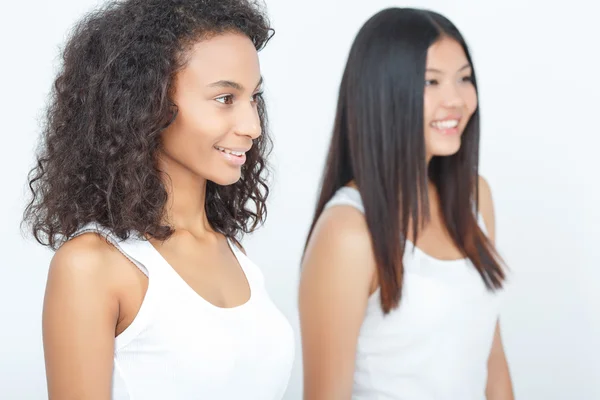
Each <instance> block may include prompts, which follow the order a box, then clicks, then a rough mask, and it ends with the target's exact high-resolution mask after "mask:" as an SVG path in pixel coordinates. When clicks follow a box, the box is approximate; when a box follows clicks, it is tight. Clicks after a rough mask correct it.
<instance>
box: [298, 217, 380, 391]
mask: <svg viewBox="0 0 600 400" xmlns="http://www.w3.org/2000/svg"><path fill="white" fill-rule="evenodd" d="M375 277H376V264H375V261H374V257H373V249H372V245H371V235H370V233H369V230H368V226H367V223H366V220H365V217H364V215H363V214H362V213H361V212H360V211H359V210H357V209H355V208H354V207H351V206H346V205H343V206H342V205H337V206H333V207H330V208H328V209H326V210H325V211H324V212H323V213H322V215H321V216H320V217H319V220H318V221H317V224H316V226H315V229H314V231H313V233H312V236H311V238H310V240H309V244H308V246H307V249H306V254H305V256H304V260H303V264H302V276H301V279H300V290H299V305H298V308H299V313H300V326H301V337H302V347H303V349H304V351H303V362H304V364H303V365H304V390H305V398H310V399H345V398H350V397H351V396H352V377H353V374H354V367H355V354H356V346H357V341H358V336H359V332H360V327H361V326H362V323H363V321H364V316H365V313H366V309H367V305H368V300H369V295H370V294H371V293H372V290H373V288H374V287H373V286H374V282H376V280H375Z"/></svg>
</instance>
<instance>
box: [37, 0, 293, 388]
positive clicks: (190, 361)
mask: <svg viewBox="0 0 600 400" xmlns="http://www.w3.org/2000/svg"><path fill="white" fill-rule="evenodd" d="M271 35H272V29H271V28H270V26H269V21H268V19H267V17H266V16H265V14H264V12H263V11H262V8H261V7H260V5H259V4H256V3H255V2H254V1H253V0H203V1H198V0H128V1H124V2H114V3H110V4H108V5H107V6H105V7H103V8H102V9H100V10H98V11H95V12H93V13H91V14H89V15H88V16H87V17H86V18H85V19H84V20H83V21H82V22H80V23H79V24H78V25H77V27H76V29H75V30H74V32H73V34H72V35H71V37H70V39H69V40H68V42H67V45H66V47H65V49H64V53H63V64H62V69H61V71H60V72H59V74H58V77H57V78H56V81H55V83H54V88H53V95H52V99H51V103H50V106H49V108H48V113H47V121H46V124H45V127H44V132H43V141H42V147H41V149H40V152H39V155H38V162H37V166H36V168H34V169H33V170H32V172H31V175H30V187H31V190H32V194H33V196H32V200H31V203H30V204H29V205H28V207H27V209H26V212H25V221H26V222H27V223H28V224H29V225H30V226H31V229H32V231H33V234H34V236H35V238H36V239H37V240H38V241H39V242H40V243H42V244H44V245H47V246H49V247H51V248H52V249H54V250H56V252H55V254H54V256H53V258H52V261H51V265H50V270H49V275H48V282H47V287H46V295H45V300H44V309H43V339H44V354H45V360H46V371H47V379H48V391H49V397H50V398H51V399H53V398H56V399H75V398H77V399H81V398H85V399H109V398H112V399H134V398H135V399H144V400H148V399H161V400H165V399H169V400H172V399H192V398H195V399H197V398H202V399H235V400H239V399H257V400H268V399H280V398H281V397H282V396H283V393H284V391H285V389H286V386H287V382H288V379H289V375H290V371H291V365H292V360H293V354H294V349H293V346H294V344H293V333H292V330H291V327H290V325H289V323H288V322H287V320H286V319H285V317H284V316H283V315H282V314H281V313H280V312H279V310H277V308H276V307H275V306H274V304H273V303H272V302H271V300H270V298H269V296H268V294H267V292H266V290H265V285H264V282H263V277H262V274H261V272H260V270H259V269H258V268H257V267H256V266H255V265H254V264H253V263H252V262H251V261H250V260H249V259H248V258H247V257H246V255H245V253H244V251H243V249H242V248H241V245H240V244H239V239H240V237H241V234H243V233H247V232H251V231H253V230H254V229H255V228H256V227H257V226H258V225H259V224H261V223H262V222H263V221H264V218H265V215H266V209H265V201H266V198H267V194H268V187H267V183H266V176H265V175H266V172H267V170H266V160H265V157H266V154H267V152H268V148H269V144H270V142H269V138H268V136H267V133H268V132H267V129H266V127H267V120H266V114H265V104H264V102H263V99H262V97H261V85H262V78H261V74H260V67H259V61H258V55H257V52H258V51H259V50H261V49H262V48H263V46H264V45H265V44H266V43H267V42H268V40H269V38H270V37H271Z"/></svg>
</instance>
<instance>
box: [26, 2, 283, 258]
mask: <svg viewBox="0 0 600 400" xmlns="http://www.w3.org/2000/svg"><path fill="white" fill-rule="evenodd" d="M226 32H238V33H242V34H244V35H246V36H248V37H249V38H250V39H251V40H252V42H253V43H254V46H255V48H256V49H257V51H259V50H261V49H262V48H263V47H264V46H265V45H266V43H267V42H268V41H269V39H270V38H271V37H272V35H273V33H274V30H273V29H272V28H271V27H270V23H269V20H268V18H267V16H266V14H265V12H264V8H263V4H262V3H259V2H258V0H126V1H115V2H110V3H108V4H107V5H105V6H104V7H102V8H100V9H97V10H95V11H93V12H91V13H90V14H88V15H87V16H86V17H84V18H83V20H82V21H80V22H79V23H78V24H77V25H76V26H75V28H74V29H73V31H72V33H71V36H70V37H69V39H68V41H67V44H66V46H65V48H64V50H63V54H62V61H63V63H62V68H61V70H60V72H59V73H58V76H57V78H56V80H55V82H54V86H53V88H52V93H51V99H50V103H49V106H48V109H47V114H46V120H45V124H44V126H43V131H42V141H41V147H40V149H39V150H38V154H37V164H36V166H35V167H34V168H33V169H32V170H31V171H30V173H29V177H28V178H29V188H30V190H31V193H32V198H31V201H30V203H29V204H28V205H27V207H26V209H25V212H24V219H23V221H24V223H27V224H28V225H29V226H30V228H31V230H32V232H33V235H34V237H35V239H36V240H37V241H38V242H39V243H41V244H43V245H46V246H49V247H51V248H53V249H56V248H58V247H59V246H60V245H61V244H62V243H64V242H65V241H66V240H68V239H69V238H71V237H72V236H73V234H75V233H76V231H77V230H78V229H79V228H81V227H82V226H83V225H85V224H87V223H90V222H95V223H98V224H100V225H102V226H104V227H106V228H108V229H109V230H110V231H111V232H112V233H113V234H114V235H116V236H117V237H119V238H120V239H125V238H127V237H128V236H129V234H130V233H131V232H138V233H141V234H144V235H148V236H150V237H153V238H156V239H159V240H164V239H167V238H168V237H169V236H170V235H171V234H172V233H173V228H172V227H171V226H169V225H168V224H166V223H165V222H164V211H165V204H166V201H167V191H166V188H165V185H164V184H163V181H162V180H161V178H160V175H161V172H160V171H159V170H158V167H157V153H158V149H159V148H160V145H161V142H160V134H161V130H162V129H164V128H165V127H166V126H167V125H168V124H169V123H170V121H172V119H173V107H172V106H173V103H172V101H171V100H170V98H171V95H172V90H173V85H172V83H173V79H174V75H175V73H176V72H177V71H179V70H180V69H181V68H183V67H184V66H185V64H186V57H185V56H186V53H187V52H188V50H189V49H190V48H191V46H192V45H193V44H195V43H196V42H197V41H199V40H202V39H207V38H210V37H211V36H214V35H218V34H220V33H226ZM258 113H259V117H260V122H261V128H262V132H263V134H262V135H261V136H260V138H258V139H257V140H255V141H254V146H253V147H252V149H251V150H250V151H249V152H248V153H247V163H246V165H245V166H244V167H243V168H242V175H241V179H240V180H239V181H238V182H236V183H235V184H233V185H229V186H219V185H217V184H215V183H213V182H210V181H209V182H208V183H207V188H206V205H205V209H206V214H207V218H208V221H209V222H210V224H211V226H212V228H213V229H214V230H215V231H217V232H220V233H222V234H224V235H225V236H227V237H229V238H232V239H236V241H237V238H239V236H240V235H242V234H243V233H248V232H251V231H253V230H254V229H256V227H258V226H259V225H260V224H262V223H263V222H264V219H265V217H266V204H265V202H266V199H267V196H268V194H269V189H268V186H267V178H268V174H269V171H268V167H267V163H266V159H265V158H266V156H267V154H268V153H269V151H270V148H271V140H270V138H269V135H268V131H267V118H266V110H265V104H264V101H263V100H262V98H259V100H258Z"/></svg>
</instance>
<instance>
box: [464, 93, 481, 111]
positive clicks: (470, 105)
mask: <svg viewBox="0 0 600 400" xmlns="http://www.w3.org/2000/svg"><path fill="white" fill-rule="evenodd" d="M477 101H478V100H477V92H476V91H475V88H474V87H472V86H471V88H470V90H468V91H467V93H466V94H465V107H466V108H467V111H468V113H469V115H471V114H473V113H474V112H475V110H476V109H477Z"/></svg>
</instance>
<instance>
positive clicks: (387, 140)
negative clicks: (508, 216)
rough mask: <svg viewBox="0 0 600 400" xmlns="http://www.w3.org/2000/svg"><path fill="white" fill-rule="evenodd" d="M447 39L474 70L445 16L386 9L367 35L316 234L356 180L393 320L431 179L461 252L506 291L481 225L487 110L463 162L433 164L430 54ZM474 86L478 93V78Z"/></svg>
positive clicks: (340, 114) (333, 147)
mask: <svg viewBox="0 0 600 400" xmlns="http://www.w3.org/2000/svg"><path fill="white" fill-rule="evenodd" d="M443 37H448V38H452V39H454V40H456V41H457V42H458V43H460V45H461V46H462V48H463V50H464V52H465V54H466V57H467V59H468V61H469V63H471V65H472V61H471V56H470V54H469V50H468V48H467V45H466V43H465V40H464V39H463V37H462V35H461V34H460V32H459V31H458V29H457V28H456V27H455V26H454V25H453V24H452V22H450V21H449V20H448V19H447V18H445V17H443V16H442V15H440V14H437V13H435V12H431V11H427V10H419V9H411V8H390V9H385V10H383V11H380V12H379V13H377V14H375V15H374V16H373V17H371V18H370V19H369V20H368V21H367V22H366V23H365V24H364V25H363V27H362V28H361V29H360V31H359V33H358V35H357V36H356V38H355V40H354V43H353V45H352V48H351V50H350V55H349V57H348V61H347V64H346V68H345V71H344V75H343V78H342V82H341V85H340V89H339V98H338V105H337V112H336V117H335V123H334V128H333V137H332V139H331V144H330V147H329V155H328V158H327V164H326V167H325V171H324V175H323V178H322V183H321V191H320V195H319V200H318V203H317V207H316V211H315V215H314V219H313V222H312V225H311V228H310V231H309V235H308V238H309V239H310V235H311V234H312V232H313V230H314V227H315V224H316V222H317V220H318V218H319V216H320V215H321V213H322V212H323V210H324V208H325V205H326V204H327V202H328V201H329V200H330V199H331V198H332V197H333V195H334V194H335V193H336V191H337V190H338V189H340V188H341V187H343V186H344V185H346V184H348V183H349V182H350V181H352V180H353V181H354V182H355V183H356V185H357V186H358V189H359V191H360V194H361V197H362V200H363V203H364V208H365V218H366V222H367V226H368V228H369V231H370V235H371V240H372V246H373V251H374V255H375V260H376V263H377V271H378V277H379V286H380V288H381V306H382V309H383V311H384V312H385V313H389V311H390V310H392V309H393V308H396V307H397V306H398V304H399V302H400V299H401V297H402V282H403V272H404V270H403V265H402V257H403V254H404V249H405V247H406V239H407V236H408V233H409V223H410V222H411V221H412V227H413V229H412V235H413V237H414V240H415V242H416V240H417V236H418V228H419V226H420V222H421V221H427V219H428V217H429V200H428V189H427V187H428V181H429V180H430V181H431V182H432V183H433V184H434V185H435V187H436V188H437V191H438V193H439V196H440V203H441V212H442V215H443V219H444V222H445V225H446V227H447V229H448V231H449V233H450V235H451V237H452V239H453V241H454V243H455V245H456V246H457V247H458V249H459V250H460V251H461V253H462V254H463V255H464V256H465V257H468V258H469V259H470V260H471V261H472V263H473V264H474V266H475V268H477V270H478V271H479V273H480V275H481V277H482V279H483V281H484V282H485V285H486V286H487V287H488V289H490V290H493V289H496V288H500V287H502V282H503V280H504V272H503V269H502V267H501V265H500V258H499V257H498V255H497V253H496V251H495V249H494V246H493V245H492V243H491V242H490V241H489V240H488V239H487V237H486V235H485V234H484V233H483V231H482V230H481V229H480V228H479V226H478V224H477V216H476V210H477V209H478V192H479V187H478V162H479V108H477V110H475V112H474V114H473V115H472V117H471V119H470V120H469V122H468V124H467V126H466V128H465V131H464V132H463V135H462V144H461V147H460V150H459V151H458V152H457V153H456V154H454V155H452V156H448V157H434V158H433V159H432V160H431V162H430V163H429V167H428V166H427V162H426V159H425V141H424V125H423V124H424V123H423V118H424V110H423V96H424V86H425V68H426V61H427V51H428V49H429V47H430V46H431V45H432V44H434V43H435V42H436V41H438V40H440V39H441V38H443ZM473 84H474V85H475V88H477V83H476V80H475V75H474V73H473ZM307 242H308V241H307Z"/></svg>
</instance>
